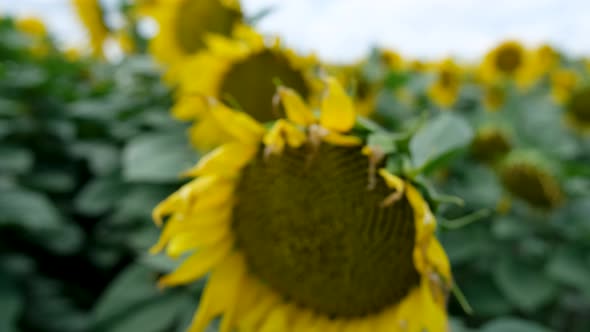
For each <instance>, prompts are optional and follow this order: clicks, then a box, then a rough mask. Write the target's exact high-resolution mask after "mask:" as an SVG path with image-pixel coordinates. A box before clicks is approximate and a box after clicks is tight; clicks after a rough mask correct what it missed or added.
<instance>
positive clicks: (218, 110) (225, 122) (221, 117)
mask: <svg viewBox="0 0 590 332" xmlns="http://www.w3.org/2000/svg"><path fill="white" fill-rule="evenodd" d="M211 114H212V115H213V116H214V117H215V118H216V119H217V121H218V122H219V123H220V124H221V125H222V126H223V129H224V130H225V131H226V132H227V133H228V134H230V135H231V136H233V137H235V138H236V139H238V140H240V141H241V142H244V143H247V144H254V145H258V144H259V143H260V140H261V139H262V136H263V135H264V133H265V129H264V127H263V126H262V125H261V124H259V123H258V122H257V121H256V120H254V119H253V118H251V117H250V116H249V115H248V114H246V113H244V112H237V111H233V110H231V109H229V108H228V107H226V106H224V105H222V104H220V103H216V104H215V105H214V106H213V107H212V109H211Z"/></svg>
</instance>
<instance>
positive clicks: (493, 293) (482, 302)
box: [461, 275, 513, 317]
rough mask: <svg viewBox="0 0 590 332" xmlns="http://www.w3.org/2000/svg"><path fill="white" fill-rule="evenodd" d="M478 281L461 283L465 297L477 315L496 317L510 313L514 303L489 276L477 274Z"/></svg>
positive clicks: (474, 278) (475, 278)
mask: <svg viewBox="0 0 590 332" xmlns="http://www.w3.org/2000/svg"><path fill="white" fill-rule="evenodd" d="M472 279H473V280H477V282H465V283H464V284H462V285H461V287H462V289H463V293H464V294H465V298H467V301H469V303H470V304H471V307H472V308H473V313H474V315H475V316H477V317H496V316H499V315H505V314H508V313H510V311H511V310H512V308H513V305H512V304H511V303H510V302H509V301H508V300H507V299H506V298H505V297H504V296H503V294H502V293H501V292H500V291H499V290H498V288H497V287H496V285H494V283H493V281H492V280H491V278H490V277H489V276H486V275H477V276H475V277H473V278H472Z"/></svg>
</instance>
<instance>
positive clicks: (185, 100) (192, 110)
mask: <svg viewBox="0 0 590 332" xmlns="http://www.w3.org/2000/svg"><path fill="white" fill-rule="evenodd" d="M206 109H207V104H206V102H205V100H204V99H203V97H201V96H183V97H181V98H179V100H178V101H177V102H176V103H175V104H174V105H173V106H172V109H171V110H170V112H171V113H172V115H173V116H174V117H175V118H177V119H179V120H184V121H187V120H193V119H199V118H200V117H202V116H203V114H205V112H206Z"/></svg>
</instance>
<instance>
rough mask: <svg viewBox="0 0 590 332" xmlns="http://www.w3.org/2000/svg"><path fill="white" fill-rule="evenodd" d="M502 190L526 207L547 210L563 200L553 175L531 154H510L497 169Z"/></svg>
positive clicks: (519, 152) (552, 172)
mask: <svg viewBox="0 0 590 332" xmlns="http://www.w3.org/2000/svg"><path fill="white" fill-rule="evenodd" d="M500 178H501V180H502V183H503V185H504V187H505V188H506V189H507V190H508V191H509V192H510V193H512V194H513V195H514V196H516V197H518V198H519V199H521V200H523V201H525V202H527V203H528V204H529V205H531V206H533V207H535V208H539V209H544V210H550V209H553V208H555V207H557V206H558V205H559V204H560V203H561V201H562V200H563V193H562V190H561V186H560V184H559V181H558V179H557V177H556V175H555V171H554V170H553V168H552V167H551V166H550V164H549V163H548V162H547V160H545V159H544V158H543V157H542V156H540V155H539V154H538V153H536V152H534V151H519V150H515V151H512V152H511V153H510V154H508V156H507V157H506V158H505V160H503V161H502V164H501V166H500Z"/></svg>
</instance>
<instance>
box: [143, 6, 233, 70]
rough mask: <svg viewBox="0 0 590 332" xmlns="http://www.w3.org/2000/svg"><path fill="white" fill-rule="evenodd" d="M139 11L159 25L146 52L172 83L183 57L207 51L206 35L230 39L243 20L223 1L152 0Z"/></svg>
mask: <svg viewBox="0 0 590 332" xmlns="http://www.w3.org/2000/svg"><path fill="white" fill-rule="evenodd" d="M142 8H144V9H143V10H142V12H143V13H147V14H152V15H153V16H154V18H155V19H156V21H157V22H158V24H159V27H160V30H159V33H158V35H157V36H156V37H155V38H154V40H153V41H152V44H151V46H150V48H151V52H152V53H153V54H154V56H155V57H156V59H158V60H159V61H161V62H162V63H164V64H166V65H168V66H169V70H171V71H172V73H171V74H169V76H172V77H171V78H170V79H172V80H174V76H175V75H176V74H177V73H176V71H181V70H182V69H181V68H177V67H178V66H181V63H182V62H183V59H184V58H185V57H188V56H191V55H194V54H196V53H197V52H199V51H200V50H203V49H205V48H206V47H207V43H206V38H207V36H208V35H211V34H213V35H221V36H230V35H231V34H232V32H233V30H234V28H235V26H236V25H238V24H239V23H240V22H241V21H242V19H243V15H242V12H241V10H240V8H239V6H238V5H236V4H235V3H234V2H233V1H232V2H231V3H229V1H227V0H169V1H153V0H152V1H149V2H146V3H144V4H143V6H142ZM179 62H180V63H179Z"/></svg>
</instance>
